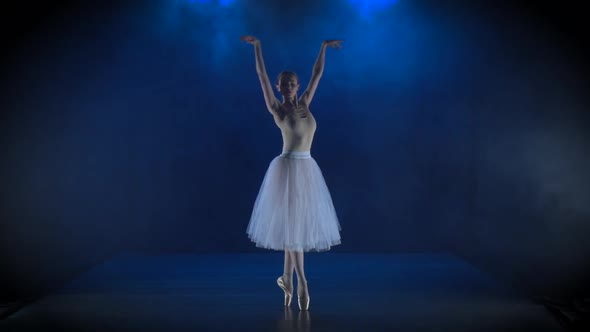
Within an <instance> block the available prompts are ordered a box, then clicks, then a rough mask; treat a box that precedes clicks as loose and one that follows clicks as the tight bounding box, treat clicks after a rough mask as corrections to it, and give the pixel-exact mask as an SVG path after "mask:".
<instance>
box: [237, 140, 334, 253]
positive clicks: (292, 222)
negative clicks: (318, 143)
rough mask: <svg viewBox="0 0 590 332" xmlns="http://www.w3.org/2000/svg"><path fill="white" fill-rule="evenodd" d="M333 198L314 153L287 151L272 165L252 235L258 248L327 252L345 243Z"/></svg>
mask: <svg viewBox="0 0 590 332" xmlns="http://www.w3.org/2000/svg"><path fill="white" fill-rule="evenodd" d="M340 230H341V227H340V223H339V222H338V217H337V216H336V211H335V209H334V205H333V203H332V197H331V196H330V192H329V190H328V187H327V186H326V182H325V180H324V177H323V175H322V171H321V170H320V168H319V166H318V164H317V163H316V161H315V160H314V159H313V158H312V157H311V154H310V152H309V151H305V152H299V151H297V152H283V153H282V154H281V155H279V156H277V157H275V158H274V159H273V160H272V161H271V163H270V166H269V167H268V170H267V171H266V174H265V175H264V179H263V181H262V185H261V187H260V191H259V192H258V196H257V197H256V201H255V203H254V209H253V211H252V216H251V218H250V222H249V224H248V228H247V230H246V233H247V234H248V237H249V238H250V240H252V242H254V243H256V246H257V247H260V248H266V249H274V250H291V251H327V250H329V249H330V247H331V246H334V245H337V244H340Z"/></svg>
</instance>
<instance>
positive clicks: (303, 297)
mask: <svg viewBox="0 0 590 332" xmlns="http://www.w3.org/2000/svg"><path fill="white" fill-rule="evenodd" d="M277 284H278V285H279V287H281V289H282V290H283V292H284V293H285V306H290V305H291V300H292V299H293V285H292V284H291V280H289V278H288V277H285V276H284V275H283V276H280V277H279V278H278V279H277ZM297 289H298V291H297V304H298V305H299V309H300V310H309V293H308V290H307V281H302V282H299V283H298V285H297Z"/></svg>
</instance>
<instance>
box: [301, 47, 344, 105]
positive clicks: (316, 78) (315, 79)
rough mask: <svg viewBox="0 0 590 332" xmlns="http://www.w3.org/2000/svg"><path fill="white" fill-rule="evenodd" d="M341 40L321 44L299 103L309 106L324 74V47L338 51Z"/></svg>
mask: <svg viewBox="0 0 590 332" xmlns="http://www.w3.org/2000/svg"><path fill="white" fill-rule="evenodd" d="M342 42H343V40H324V41H323V42H322V47H321V48H320V54H318V58H317V59H316V62H315V64H314V66H313V70H312V72H311V79H310V80H309V84H308V85H307V88H306V89H305V91H304V92H303V93H302V94H301V97H300V98H299V101H300V102H302V103H304V104H306V105H309V104H310V103H311V100H312V99H313V95H314V94H315V90H316V89H317V88H318V83H319V82H320V78H321V77H322V74H323V72H324V63H325V62H326V47H327V46H330V47H332V48H336V49H340V48H342V45H340V44H341V43H342Z"/></svg>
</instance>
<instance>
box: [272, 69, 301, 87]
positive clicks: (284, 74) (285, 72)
mask: <svg viewBox="0 0 590 332" xmlns="http://www.w3.org/2000/svg"><path fill="white" fill-rule="evenodd" d="M284 77H295V79H296V80H297V83H299V77H298V76H297V74H295V72H292V71H289V70H283V71H282V72H280V73H279V76H277V84H279V83H280V82H281V79H282V78H284Z"/></svg>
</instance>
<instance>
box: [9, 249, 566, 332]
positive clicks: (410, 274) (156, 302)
mask: <svg viewBox="0 0 590 332" xmlns="http://www.w3.org/2000/svg"><path fill="white" fill-rule="evenodd" d="M305 259H306V262H305V264H306V266H305V268H306V274H307V279H308V287H309V292H310V297H311V304H310V310H309V312H307V313H305V312H300V311H299V308H298V307H297V302H296V299H295V300H294V301H293V303H292V304H291V306H292V307H291V309H290V310H285V309H284V307H283V292H282V290H281V289H280V288H279V287H278V286H277V285H276V283H275V281H276V279H277V277H279V276H280V275H281V274H282V269H283V254H282V253H279V252H265V253H260V254H207V255H200V254H175V255H141V254H125V255H121V256H118V257H116V258H114V259H111V260H109V261H106V262H105V263H103V264H101V265H98V266H96V267H95V268H93V269H91V270H89V271H88V272H87V273H84V274H82V275H80V276H79V277H78V278H76V279H75V280H73V281H72V282H70V283H69V284H67V285H66V286H65V287H64V288H63V289H60V290H59V291H56V292H54V293H52V294H48V295H47V296H45V297H43V298H42V299H40V300H39V301H37V302H35V303H32V304H30V305H29V306H27V307H24V308H23V309H21V310H20V311H18V312H17V313H15V314H13V315H12V316H10V317H8V318H6V319H5V320H3V321H0V331H3V332H4V331H6V332H18V331H169V332H173V331H192V332H199V331H414V332H418V331H453V332H460V331H480V332H481V331H498V332H499V331H538V332H541V331H561V330H562V329H561V327H560V326H559V325H558V323H557V322H556V321H555V320H554V319H553V318H552V317H551V316H550V314H549V313H548V312H547V311H546V310H545V309H544V307H543V306H541V305H537V304H534V303H533V302H531V301H530V300H528V299H526V298H524V297H523V296H522V295H521V294H519V293H518V292H517V291H515V290H514V289H511V288H510V287H508V286H506V285H502V284H500V283H499V282H498V281H496V280H494V279H492V278H491V276H489V275H486V274H484V273H482V272H480V271H478V270H477V269H475V268H474V267H473V266H471V265H469V264H467V263H466V262H464V261H462V260H460V259H458V258H457V257H454V256H452V255H449V254H445V253H433V254H338V253H333V252H327V253H309V254H306V257H305Z"/></svg>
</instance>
